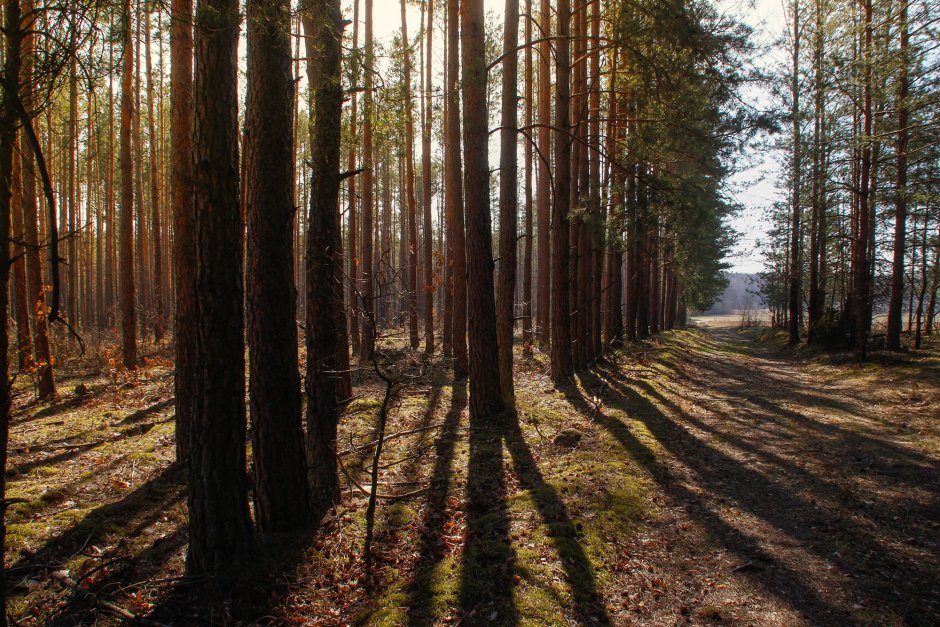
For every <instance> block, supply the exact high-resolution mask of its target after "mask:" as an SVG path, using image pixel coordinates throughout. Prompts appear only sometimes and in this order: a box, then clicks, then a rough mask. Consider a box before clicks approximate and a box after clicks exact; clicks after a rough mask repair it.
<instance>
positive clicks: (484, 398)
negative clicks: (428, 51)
mask: <svg viewBox="0 0 940 627" xmlns="http://www.w3.org/2000/svg"><path fill="white" fill-rule="evenodd" d="M460 18H461V21H460V26H461V29H460V41H461V55H462V57H461V60H462V62H463V63H462V70H463V122H464V124H463V145H464V158H465V160H466V166H465V172H464V177H465V178H464V186H465V188H466V203H467V204H466V211H467V295H468V299H467V300H468V303H469V314H468V318H469V325H468V327H469V329H468V330H469V352H470V416H471V419H474V420H484V421H485V420H493V419H494V418H495V416H496V415H497V414H499V413H501V412H502V411H504V410H505V409H506V404H505V401H504V400H503V397H502V395H501V390H502V386H501V384H500V371H499V360H498V358H497V354H496V352H495V351H494V350H493V347H494V346H496V345H497V338H496V303H495V302H494V299H493V243H492V230H491V222H490V207H489V177H490V168H489V160H488V155H487V138H488V136H489V133H488V128H487V120H486V117H487V116H486V54H485V52H484V20H483V0H464V2H463V5H462V6H461V11H460Z"/></svg>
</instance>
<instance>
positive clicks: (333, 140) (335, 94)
mask: <svg viewBox="0 0 940 627" xmlns="http://www.w3.org/2000/svg"><path fill="white" fill-rule="evenodd" d="M309 8H310V9H311V10H310V16H311V18H312V20H313V24H314V32H313V37H312V38H311V36H310V35H311V33H307V37H308V42H309V41H311V40H312V41H313V42H314V44H315V46H316V51H317V55H316V58H315V61H314V63H315V64H316V72H315V75H316V77H317V83H316V84H315V85H313V88H314V90H315V91H314V96H313V97H314V111H315V119H314V129H315V130H314V134H313V142H314V143H313V150H312V152H311V154H312V162H313V168H312V174H311V177H312V180H311V186H310V217H309V221H308V225H309V227H308V228H309V229H310V230H309V233H308V236H307V266H306V273H307V317H306V325H307V344H306V345H307V375H306V394H307V466H308V468H309V473H310V490H311V498H312V501H313V505H314V507H315V508H317V509H318V510H320V511H322V510H324V509H325V508H328V507H330V506H331V505H333V504H335V503H338V502H339V475H338V469H337V456H336V428H337V424H338V422H339V414H340V411H339V401H341V400H343V398H342V397H341V395H340V393H339V380H340V376H339V373H338V372H337V370H338V369H337V361H338V360H337V352H338V351H339V350H340V348H341V347H340V333H339V331H340V330H339V323H340V322H341V321H342V320H343V318H342V316H338V315H337V313H338V312H342V306H343V275H342V256H341V254H340V252H339V251H338V245H339V242H340V237H341V233H340V225H339V214H338V213H337V211H336V208H337V202H338V200H339V183H340V179H339V162H340V122H341V116H342V106H343V89H342V83H341V76H340V61H341V54H342V50H341V43H342V32H343V25H342V16H341V14H340V4H339V0H311V1H310V2H309ZM308 54H309V52H308Z"/></svg>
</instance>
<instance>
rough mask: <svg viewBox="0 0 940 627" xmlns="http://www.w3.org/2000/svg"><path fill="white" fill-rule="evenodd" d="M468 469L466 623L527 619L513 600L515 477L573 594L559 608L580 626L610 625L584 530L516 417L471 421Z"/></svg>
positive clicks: (464, 580)
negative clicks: (510, 506) (511, 502)
mask: <svg viewBox="0 0 940 627" xmlns="http://www.w3.org/2000/svg"><path fill="white" fill-rule="evenodd" d="M504 445H505V449H506V450H508V453H509V459H508V460H506V459H504V454H503V451H504ZM468 471H469V474H468V479H467V503H466V515H467V535H466V541H465V544H464V552H463V565H462V577H461V594H460V606H461V610H462V612H463V622H464V623H471V624H494V623H498V624H501V625H512V624H517V623H518V622H520V618H522V617H520V616H519V614H518V610H517V608H516V607H515V603H514V600H513V592H514V587H515V586H516V574H517V568H516V555H515V553H514V551H513V548H512V545H511V542H510V536H509V525H510V516H509V512H508V510H507V499H508V497H509V495H508V494H507V480H506V476H507V474H508V473H509V472H510V471H511V472H514V473H515V475H516V477H517V478H518V480H519V484H520V485H521V486H522V487H523V488H524V489H525V490H527V491H528V493H529V495H530V497H531V498H532V500H533V502H534V504H535V508H536V510H537V511H538V514H539V516H540V518H541V520H542V522H543V524H544V525H545V527H546V529H547V532H548V537H549V540H550V542H551V545H552V549H553V550H554V552H555V553H556V555H557V556H558V562H559V563H560V565H561V568H562V571H563V575H564V580H565V581H566V583H567V586H568V587H569V589H570V592H571V603H572V607H562V608H559V609H560V610H561V611H562V612H564V613H565V614H566V615H570V617H571V619H572V620H574V621H575V622H577V623H580V624H601V625H603V624H610V617H609V616H608V614H607V610H606V608H605V606H604V602H603V599H602V598H601V595H600V593H599V592H598V590H597V582H596V580H595V577H594V572H593V567H592V565H591V562H590V560H589V558H588V557H587V554H586V553H585V551H584V549H583V547H582V546H581V544H580V539H579V534H578V531H577V529H576V527H575V525H574V523H573V521H572V520H571V518H570V516H569V514H568V511H567V508H566V506H565V504H564V502H563V501H562V499H561V497H560V496H559V494H558V492H557V491H556V490H555V489H554V487H552V486H551V485H550V484H549V483H548V482H546V481H545V478H544V476H543V475H542V473H541V471H540V470H539V467H538V464H537V463H536V461H535V457H534V456H533V454H532V450H531V449H530V447H529V445H528V443H527V442H526V441H525V438H524V436H523V434H522V431H521V429H520V428H519V424H518V421H517V420H516V417H515V416H512V417H510V416H503V417H500V418H499V419H498V420H493V421H490V422H489V423H487V424H485V425H480V424H477V425H474V424H472V421H471V426H470V459H469V469H468Z"/></svg>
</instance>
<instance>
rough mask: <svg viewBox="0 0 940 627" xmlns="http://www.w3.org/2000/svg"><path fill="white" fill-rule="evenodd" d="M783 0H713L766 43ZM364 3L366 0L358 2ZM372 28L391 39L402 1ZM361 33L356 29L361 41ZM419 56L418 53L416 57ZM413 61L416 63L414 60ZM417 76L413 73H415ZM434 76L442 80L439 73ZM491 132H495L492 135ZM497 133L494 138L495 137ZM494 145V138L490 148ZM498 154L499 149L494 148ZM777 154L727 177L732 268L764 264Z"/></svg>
mask: <svg viewBox="0 0 940 627" xmlns="http://www.w3.org/2000/svg"><path fill="white" fill-rule="evenodd" d="M784 1H785V0H716V4H717V5H718V7H719V8H720V10H722V11H724V12H726V13H729V14H732V15H737V16H738V17H739V19H741V20H742V21H743V22H744V23H745V24H747V25H749V26H750V27H751V28H752V29H753V31H754V38H755V40H756V41H757V42H758V43H760V44H763V45H769V44H771V43H772V42H773V41H775V40H776V39H778V38H779V37H780V36H781V35H782V34H783V30H784V28H785V20H784V15H785V13H784V5H783V2H784ZM524 2H525V0H521V2H520V3H521V4H523V5H524ZM344 4H345V5H346V6H345V7H344V8H346V9H348V10H346V11H345V14H346V15H348V16H350V17H351V16H352V9H351V6H352V3H351V0H345V2H344ZM484 4H485V8H486V11H487V12H488V13H489V12H493V13H494V14H496V16H497V17H499V16H502V14H503V7H504V5H505V0H484ZM362 5H364V3H362ZM362 5H361V6H360V12H361V13H360V19H362V18H363V17H364V15H363V14H362V12H363V11H364V9H363V6H362ZM442 7H443V1H442V0H437V1H436V2H435V10H436V11H440V10H441V9H442ZM373 11H374V14H373V24H374V26H373V28H374V33H375V37H376V39H377V40H378V41H380V42H382V43H389V42H391V40H392V38H393V37H394V36H395V34H396V33H397V32H398V31H399V29H400V28H401V5H400V4H399V1H398V0H374V6H373ZM407 19H408V34H409V36H410V37H414V36H415V34H416V33H417V32H418V30H419V26H420V21H421V12H420V9H419V8H418V7H417V6H409V7H408V13H407ZM439 33H440V31H437V32H436V33H435V35H437V36H436V37H435V41H434V53H433V54H434V55H435V57H436V58H437V60H438V61H439V60H440V59H441V58H442V55H443V52H444V48H443V41H442V37H441V36H440V34H439ZM362 37H363V33H362V31H361V30H360V45H362ZM415 61H417V59H415ZM774 61H775V59H774V58H773V57H771V56H770V55H768V57H767V58H766V59H759V60H758V62H759V63H761V64H772V63H774ZM415 65H417V63H415ZM415 80H416V81H417V76H416V77H415ZM436 80H440V79H439V78H438V79H436ZM744 96H745V98H746V99H747V100H749V101H750V102H752V103H754V104H755V105H756V106H762V107H766V106H768V103H769V96H768V95H767V94H766V93H765V92H764V91H762V90H758V89H753V90H749V91H748V92H747V93H745V94H744ZM494 137H495V136H494ZM497 139H498V138H497ZM494 150H497V148H496V146H495V144H494V146H493V147H491V152H493V151H494ZM493 154H494V155H498V152H494V153H493ZM778 158H779V156H778V155H776V154H773V152H772V151H767V150H766V149H765V150H764V151H761V150H760V149H757V148H753V149H751V150H749V151H748V153H747V154H745V155H744V159H742V163H747V164H748V167H747V168H746V169H743V170H741V171H740V172H737V173H735V174H734V175H733V176H732V177H731V178H730V180H729V194H730V195H731V197H732V198H733V199H734V200H735V201H736V202H737V204H739V205H741V206H742V207H743V209H742V211H741V212H740V213H739V214H737V215H736V216H735V217H734V218H733V219H732V221H731V227H732V228H734V229H735V230H736V231H738V232H739V233H740V239H739V242H738V244H737V245H736V246H735V248H734V250H733V251H732V254H731V255H730V256H729V257H728V259H726V262H727V263H728V264H729V265H730V266H731V270H732V271H736V272H759V271H760V270H761V269H762V268H763V258H762V256H761V253H760V249H761V247H760V242H761V240H762V239H763V237H764V234H765V233H766V230H767V228H768V223H767V221H766V220H765V219H764V215H765V213H766V209H767V208H768V207H769V206H770V205H771V204H772V203H773V202H775V201H777V200H780V199H782V198H783V196H782V194H783V192H782V191H781V190H779V189H777V188H776V185H775V182H776V180H777V178H778V170H777V168H778V166H777V160H778Z"/></svg>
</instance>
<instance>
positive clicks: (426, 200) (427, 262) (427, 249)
mask: <svg viewBox="0 0 940 627" xmlns="http://www.w3.org/2000/svg"><path fill="white" fill-rule="evenodd" d="M427 5H428V21H427V29H426V31H425V32H426V36H427V42H426V43H427V55H426V57H425V60H424V67H425V70H426V75H425V84H424V91H423V92H422V94H421V96H422V98H424V99H425V107H424V120H423V125H422V131H421V184H422V194H421V203H422V204H423V205H424V239H423V240H422V244H423V246H424V266H423V267H424V290H423V294H424V312H423V313H424V350H425V352H426V353H427V354H428V355H430V354H432V353H434V256H433V248H432V242H433V238H432V235H431V234H432V232H433V231H432V228H431V193H432V192H431V112H432V108H431V98H430V92H431V78H432V76H433V74H432V72H431V65H432V64H431V61H432V58H433V56H432V51H433V46H432V44H433V41H434V0H427Z"/></svg>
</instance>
